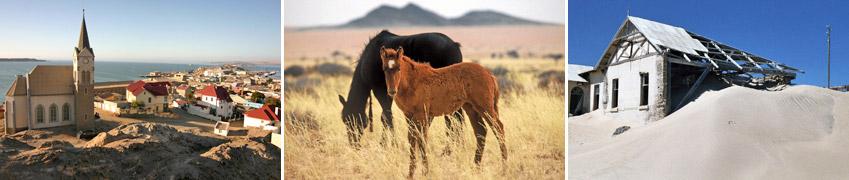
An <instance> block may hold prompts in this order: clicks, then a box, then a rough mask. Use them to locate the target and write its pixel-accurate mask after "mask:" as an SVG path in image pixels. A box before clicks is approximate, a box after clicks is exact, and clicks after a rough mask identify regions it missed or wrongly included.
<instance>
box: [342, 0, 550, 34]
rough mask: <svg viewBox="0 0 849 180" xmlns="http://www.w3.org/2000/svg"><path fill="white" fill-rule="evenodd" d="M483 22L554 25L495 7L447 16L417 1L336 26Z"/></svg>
mask: <svg viewBox="0 0 849 180" xmlns="http://www.w3.org/2000/svg"><path fill="white" fill-rule="evenodd" d="M451 25H455V26H483V25H551V24H549V23H543V22H538V21H533V20H527V19H522V18H518V17H514V16H510V15H508V14H505V13H501V12H497V11H493V10H481V11H470V12H468V13H466V14H464V15H463V16H460V17H457V18H452V19H448V18H445V17H442V16H440V15H439V14H436V13H434V12H432V11H430V10H427V9H424V8H421V7H419V6H418V5H416V4H414V3H410V4H407V5H406V6H404V7H403V8H396V7H392V6H387V5H382V6H380V7H378V8H376V9H374V10H372V11H370V12H368V13H367V14H366V15H365V16H363V17H360V18H357V19H354V20H351V21H350V22H348V23H345V24H342V25H339V26H332V27H335V28H352V27H353V28H359V27H397V26H451Z"/></svg>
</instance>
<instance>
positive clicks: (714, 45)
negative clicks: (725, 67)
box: [710, 41, 743, 69]
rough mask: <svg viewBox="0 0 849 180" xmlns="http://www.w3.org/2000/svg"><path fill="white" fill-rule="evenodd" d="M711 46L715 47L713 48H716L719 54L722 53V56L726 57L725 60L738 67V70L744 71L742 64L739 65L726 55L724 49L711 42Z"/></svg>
mask: <svg viewBox="0 0 849 180" xmlns="http://www.w3.org/2000/svg"><path fill="white" fill-rule="evenodd" d="M710 44H711V45H713V47H716V49H719V52H722V55H725V59H727V60H728V61H731V63H734V66H737V68H740V69H743V66H740V64H738V63H737V61H734V58H731V56H729V55H728V54H726V53H725V51H724V50H722V48H720V47H719V46H718V45H716V43H714V42H713V41H711V42H710Z"/></svg>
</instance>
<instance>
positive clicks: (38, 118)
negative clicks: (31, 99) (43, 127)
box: [35, 104, 44, 123]
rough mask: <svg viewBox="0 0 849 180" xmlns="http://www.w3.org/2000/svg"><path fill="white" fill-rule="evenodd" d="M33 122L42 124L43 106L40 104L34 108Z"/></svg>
mask: <svg viewBox="0 0 849 180" xmlns="http://www.w3.org/2000/svg"><path fill="white" fill-rule="evenodd" d="M35 122H38V123H44V106H41V104H39V105H38V106H37V107H35Z"/></svg>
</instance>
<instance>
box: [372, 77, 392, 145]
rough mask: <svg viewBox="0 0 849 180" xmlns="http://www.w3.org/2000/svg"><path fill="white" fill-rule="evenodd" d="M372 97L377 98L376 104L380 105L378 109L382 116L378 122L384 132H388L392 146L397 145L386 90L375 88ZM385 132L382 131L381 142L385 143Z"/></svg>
mask: <svg viewBox="0 0 849 180" xmlns="http://www.w3.org/2000/svg"><path fill="white" fill-rule="evenodd" d="M373 92H374V97H375V98H377V102H378V103H380V108H381V109H383V110H382V113H381V114H382V115H381V116H380V121H381V122H383V127H384V130H389V131H388V133H389V140H390V141H392V145H397V144H396V141H395V125H394V124H393V122H392V97H389V95H388V94H387V93H386V88H385V87H384V88H380V87H376V88H374V89H373ZM386 134H387V131H383V135H382V136H383V137H382V141H384V142H385V141H386V138H387V137H386V136H387V135H386Z"/></svg>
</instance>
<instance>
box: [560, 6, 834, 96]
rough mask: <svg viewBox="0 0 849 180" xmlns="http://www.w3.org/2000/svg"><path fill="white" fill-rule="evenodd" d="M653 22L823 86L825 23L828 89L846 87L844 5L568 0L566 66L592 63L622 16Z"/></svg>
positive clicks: (596, 59) (824, 83) (622, 18)
mask: <svg viewBox="0 0 849 180" xmlns="http://www.w3.org/2000/svg"><path fill="white" fill-rule="evenodd" d="M629 4H630V7H631V8H630V9H631V15H632V16H637V17H642V18H646V19H650V20H654V21H657V22H661V23H666V24H670V25H673V26H678V27H683V28H685V29H687V30H688V31H691V32H694V33H697V34H700V35H703V36H707V37H710V38H711V39H713V40H716V41H720V42H723V43H725V44H728V45H731V46H734V47H736V48H739V49H742V50H745V51H748V52H751V53H754V54H757V55H760V56H763V57H766V58H769V59H772V60H775V61H778V62H782V63H784V64H787V65H790V66H793V67H797V68H800V69H802V70H804V71H805V73H804V74H799V75H798V77H797V79H796V80H795V81H794V83H797V84H808V85H817V86H825V85H826V41H825V39H826V35H825V32H826V30H825V26H826V24H831V25H832V34H831V62H832V64H831V80H832V85H845V84H849V54H847V48H849V1H837V0H830V1H740V0H713V1H687V2H682V1H673V0H653V1H645V0H644V1H636V0H632V1H627V0H601V1H595V0H581V1H574V0H572V1H569V9H568V15H569V20H568V25H569V26H568V28H569V29H568V33H569V37H568V43H569V49H568V51H569V53H568V58H569V63H570V64H583V65H595V63H596V62H597V61H598V59H599V58H600V56H601V54H602V51H604V48H606V47H607V44H608V43H610V40H611V38H613V34H614V33H616V31H617V28H618V27H619V25H621V24H622V22H623V21H624V20H625V17H626V9H628V7H629Z"/></svg>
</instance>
